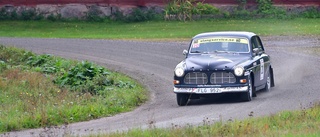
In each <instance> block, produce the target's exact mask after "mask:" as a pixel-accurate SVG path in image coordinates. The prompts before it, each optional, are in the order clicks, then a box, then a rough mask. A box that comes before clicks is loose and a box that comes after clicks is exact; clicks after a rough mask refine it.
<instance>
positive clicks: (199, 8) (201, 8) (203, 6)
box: [192, 2, 219, 15]
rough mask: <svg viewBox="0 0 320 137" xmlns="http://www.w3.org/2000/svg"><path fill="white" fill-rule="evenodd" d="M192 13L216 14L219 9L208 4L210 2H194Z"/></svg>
mask: <svg viewBox="0 0 320 137" xmlns="http://www.w3.org/2000/svg"><path fill="white" fill-rule="evenodd" d="M192 13H193V14H198V15H210V14H217V13H219V9H218V8H216V7H214V6H212V5H210V4H207V3H202V2H198V3H197V4H196V6H195V7H194V9H193V12H192Z"/></svg>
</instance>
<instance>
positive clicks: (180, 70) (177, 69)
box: [174, 67, 184, 77]
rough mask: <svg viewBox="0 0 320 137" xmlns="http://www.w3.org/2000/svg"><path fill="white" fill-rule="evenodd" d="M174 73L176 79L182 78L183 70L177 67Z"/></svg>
mask: <svg viewBox="0 0 320 137" xmlns="http://www.w3.org/2000/svg"><path fill="white" fill-rule="evenodd" d="M174 73H175V74H176V76H177V77H182V76H183V75H184V69H183V68H181V67H178V68H176V69H175V70H174Z"/></svg>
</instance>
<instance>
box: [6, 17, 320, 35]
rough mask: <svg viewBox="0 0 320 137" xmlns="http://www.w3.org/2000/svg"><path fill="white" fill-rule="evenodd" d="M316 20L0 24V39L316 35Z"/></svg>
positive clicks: (319, 32) (318, 26) (30, 22)
mask: <svg viewBox="0 0 320 137" xmlns="http://www.w3.org/2000/svg"><path fill="white" fill-rule="evenodd" d="M319 22H320V19H306V18H296V19H288V20H284V19H283V20H281V19H256V20H227V19H221V20H202V21H188V22H179V21H159V22H156V21H154V22H141V23H119V22H107V23H93V22H79V21H78V22H50V21H1V22H0V28H1V30H0V36H5V37H39V38H90V39H186V38H187V39H189V38H191V37H192V36H194V35H196V34H198V33H201V32H208V31H231V30H232V31H252V32H255V33H257V34H259V35H320V31H319V29H320V25H319Z"/></svg>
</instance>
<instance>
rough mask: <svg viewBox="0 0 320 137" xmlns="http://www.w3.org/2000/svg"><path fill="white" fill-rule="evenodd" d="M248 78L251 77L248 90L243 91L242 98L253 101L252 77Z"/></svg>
mask: <svg viewBox="0 0 320 137" xmlns="http://www.w3.org/2000/svg"><path fill="white" fill-rule="evenodd" d="M248 79H249V81H248V83H249V87H248V91H247V92H245V93H241V100H243V101H251V100H252V93H253V85H252V79H251V77H249V78H248Z"/></svg>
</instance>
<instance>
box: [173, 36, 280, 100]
mask: <svg viewBox="0 0 320 137" xmlns="http://www.w3.org/2000/svg"><path fill="white" fill-rule="evenodd" d="M183 54H184V55H185V56H186V58H185V59H184V60H183V61H181V62H180V63H179V64H178V65H177V66H176V68H175V70H174V90H173V91H174V93H176V97H177V103H178V105H179V106H185V105H187V103H188V101H189V99H197V98H200V97H206V96H208V95H212V94H223V93H234V94H238V95H239V98H240V99H241V100H243V101H251V100H252V97H255V96H256V91H258V90H266V91H269V90H270V88H271V87H274V86H275V84H274V76H273V68H272V65H271V61H270V56H269V55H267V54H266V52H265V49H264V47H263V44H262V42H261V39H260V38H259V36H258V35H256V34H254V33H252V32H231V31H230V32H209V33H201V34H198V35H196V36H194V37H193V38H192V40H191V43H190V46H189V50H184V51H183Z"/></svg>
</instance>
